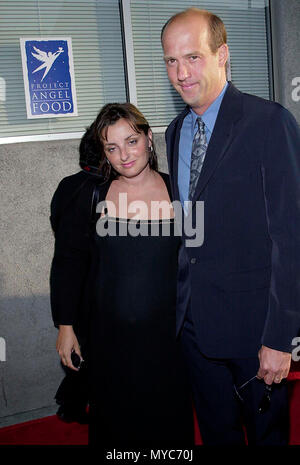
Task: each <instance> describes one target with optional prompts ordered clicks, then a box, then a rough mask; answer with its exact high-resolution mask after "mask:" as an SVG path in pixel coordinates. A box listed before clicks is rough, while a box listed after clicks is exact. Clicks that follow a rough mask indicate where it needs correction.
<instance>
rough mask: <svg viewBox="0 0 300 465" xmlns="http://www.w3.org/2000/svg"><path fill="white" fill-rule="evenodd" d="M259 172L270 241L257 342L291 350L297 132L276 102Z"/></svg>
mask: <svg viewBox="0 0 300 465" xmlns="http://www.w3.org/2000/svg"><path fill="white" fill-rule="evenodd" d="M262 177H263V187H264V196H265V207H266V216H267V222H268V230H269V235H270V238H271V241H272V257H271V266H272V271H271V287H270V296H269V308H268V314H267V318H266V322H265V327H264V332H263V336H262V344H263V345H265V346H267V347H270V348H273V349H276V350H281V351H284V352H291V351H292V349H293V345H292V340H293V338H294V337H296V336H297V335H298V333H299V329H300V131H299V126H298V124H297V122H296V121H295V119H294V117H293V116H292V115H291V114H290V113H289V112H288V111H287V110H286V109H284V108H283V107H281V106H280V105H278V106H277V105H276V107H275V111H274V112H273V114H272V116H271V118H270V121H269V134H268V136H267V137H266V141H265V150H264V153H263V160H262Z"/></svg>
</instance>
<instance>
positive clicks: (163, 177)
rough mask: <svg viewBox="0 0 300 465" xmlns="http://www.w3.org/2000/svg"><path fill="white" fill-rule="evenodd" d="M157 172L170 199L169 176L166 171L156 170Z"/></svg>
mask: <svg viewBox="0 0 300 465" xmlns="http://www.w3.org/2000/svg"><path fill="white" fill-rule="evenodd" d="M158 174H159V175H160V176H161V177H162V179H163V181H164V183H165V185H166V187H167V189H168V194H169V197H170V199H171V201H172V191H171V182H170V176H169V175H168V174H167V173H163V172H162V171H158Z"/></svg>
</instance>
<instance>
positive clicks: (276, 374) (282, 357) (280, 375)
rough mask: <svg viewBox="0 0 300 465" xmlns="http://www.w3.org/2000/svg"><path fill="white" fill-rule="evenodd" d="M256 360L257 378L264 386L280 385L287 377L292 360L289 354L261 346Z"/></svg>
mask: <svg viewBox="0 0 300 465" xmlns="http://www.w3.org/2000/svg"><path fill="white" fill-rule="evenodd" d="M258 358H259V362H260V367H259V370H258V372H257V377H258V378H261V379H263V380H264V382H265V383H266V384H272V383H273V382H274V383H280V382H281V380H282V379H284V378H286V377H287V376H288V374H289V371H290V366H291V358H292V356H291V354H290V353H288V352H281V351H280V350H274V349H270V348H269V347H266V346H261V348H260V350H259V352H258Z"/></svg>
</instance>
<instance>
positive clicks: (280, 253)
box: [162, 8, 300, 445]
mask: <svg viewBox="0 0 300 465" xmlns="http://www.w3.org/2000/svg"><path fill="white" fill-rule="evenodd" d="M162 46H163V51H164V60H165V63H166V68H167V72H168V77H169V80H170V82H171V83H172V85H173V86H174V88H175V89H176V90H177V91H178V93H179V94H180V95H181V97H182V98H183V100H184V101H185V102H186V103H187V107H186V108H185V109H184V111H183V112H182V113H181V114H180V115H179V116H177V118H175V119H174V120H173V121H172V123H171V124H170V126H169V127H168V129H167V132H166V142H167V154H168V163H169V172H170V176H171V183H172V189H173V196H174V199H175V200H179V199H180V200H181V203H182V204H184V201H188V200H190V201H191V205H192V206H191V210H190V213H188V214H191V215H192V218H193V224H194V225H195V226H196V227H197V228H199V227H201V225H199V224H196V214H195V211H196V208H195V207H196V202H198V201H203V202H204V242H203V244H202V246H201V247H192V246H190V247H188V246H186V240H185V239H186V238H185V237H184V236H183V241H182V244H183V245H182V247H181V250H180V254H179V277H178V305H177V307H178V308H177V312H178V326H177V330H178V333H180V336H181V338H182V343H183V348H184V352H185V355H186V359H187V362H188V366H189V371H190V376H191V382H192V388H193V395H194V402H195V408H196V412H197V417H198V422H199V427H200V431H201V435H202V439H203V442H204V444H244V443H245V438H244V432H243V428H242V422H241V420H240V414H241V412H242V413H243V421H244V425H245V427H246V431H247V440H248V443H249V444H269V445H271V444H287V441H288V404H287V386H286V377H287V375H288V372H289V368H290V362H291V350H292V348H293V346H292V340H293V338H294V337H295V336H297V334H298V331H299V328H300V298H299V294H300V288H299V283H300V280H299V263H300V244H299V231H300V186H299V179H300V143H299V142H300V134H299V128H298V126H297V123H296V121H295V120H294V118H293V117H292V115H291V114H290V113H289V112H288V111H287V110H286V109H284V108H283V107H282V106H281V105H279V104H277V103H273V102H269V101H266V100H263V99H261V98H258V97H255V96H251V95H248V94H243V93H241V92H239V91H238V90H237V89H236V88H235V87H234V86H233V84H232V83H230V82H229V83H228V82H227V81H226V70H225V67H226V61H227V59H228V46H227V44H226V30H225V27H224V24H223V23H222V21H221V20H220V18H218V17H217V16H215V15H213V14H212V13H210V12H207V11H204V10H198V9H196V8H190V9H188V10H186V11H184V12H181V13H179V14H177V15H175V16H173V17H172V18H171V19H170V20H169V21H168V22H167V23H166V25H165V26H164V28H163V30H162ZM245 53H246V51H245ZM199 117H200V118H199Z"/></svg>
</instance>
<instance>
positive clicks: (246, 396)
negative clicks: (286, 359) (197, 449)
mask: <svg viewBox="0 0 300 465" xmlns="http://www.w3.org/2000/svg"><path fill="white" fill-rule="evenodd" d="M181 340H182V346H183V353H184V357H185V360H186V363H187V366H188V371H189V373H190V380H191V385H192V390H193V395H194V404H195V409H196V413H197V419H198V423H199V429H200V431H201V436H202V440H203V443H204V445H217V446H218V445H219V446H220V445H235V446H237V445H245V433H244V430H243V427H242V425H244V426H245V428H246V434H247V440H248V444H249V445H256V446H275V445H277V446H280V445H281V446H287V445H288V440H289V407H288V391H287V382H286V380H284V381H282V382H281V383H280V384H273V385H272V392H271V394H270V398H271V402H270V405H269V408H268V410H267V411H266V412H265V413H259V406H260V404H261V401H262V399H263V397H264V394H265V383H264V382H263V380H259V379H257V378H254V379H252V378H253V377H254V376H255V375H256V373H257V371H258V368H259V359H258V357H252V358H235V359H227V358H218V359H214V358H209V357H206V356H205V355H204V354H203V353H201V352H200V350H199V345H198V341H197V337H196V334H195V328H194V326H193V323H192V321H191V313H190V310H188V312H187V317H186V319H185V322H184V326H183V330H182V334H181ZM250 379H252V381H250V382H249V383H247V381H249V380H250ZM244 384H246V385H245V386H244V387H243V388H242V389H240V391H239V392H240V395H241V399H240V398H238V396H237V394H236V392H235V389H234V385H235V386H236V387H238V388H239V387H240V386H243V385H244Z"/></svg>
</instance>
